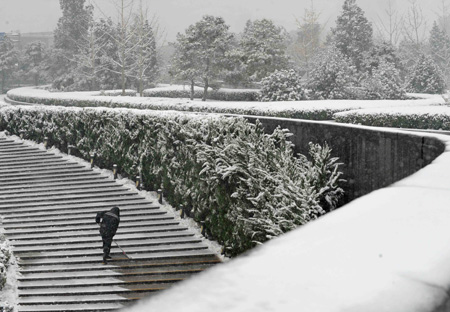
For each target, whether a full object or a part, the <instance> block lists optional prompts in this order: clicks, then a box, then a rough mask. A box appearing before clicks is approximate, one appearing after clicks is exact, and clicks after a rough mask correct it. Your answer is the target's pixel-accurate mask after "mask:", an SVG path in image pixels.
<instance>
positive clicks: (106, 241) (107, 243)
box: [102, 236, 113, 257]
mask: <svg viewBox="0 0 450 312" xmlns="http://www.w3.org/2000/svg"><path fill="white" fill-rule="evenodd" d="M102 240H103V257H106V256H109V252H110V250H111V244H112V240H113V239H112V237H107V236H102Z"/></svg>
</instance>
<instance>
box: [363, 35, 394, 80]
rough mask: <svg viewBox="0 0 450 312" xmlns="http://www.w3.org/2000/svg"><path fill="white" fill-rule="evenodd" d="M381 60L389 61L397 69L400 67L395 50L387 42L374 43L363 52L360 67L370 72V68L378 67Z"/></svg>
mask: <svg viewBox="0 0 450 312" xmlns="http://www.w3.org/2000/svg"><path fill="white" fill-rule="evenodd" d="M381 62H386V63H390V64H392V65H393V66H394V67H396V68H398V69H400V68H401V61H400V58H399V56H398V53H397V50H396V48H395V47H394V46H393V45H392V44H390V43H389V42H385V41H383V42H379V43H374V45H373V46H372V48H371V49H370V50H369V51H368V52H366V53H365V56H364V62H363V65H362V69H363V70H364V71H366V72H368V73H369V74H371V73H372V69H374V68H378V66H379V64H380V63H381Z"/></svg>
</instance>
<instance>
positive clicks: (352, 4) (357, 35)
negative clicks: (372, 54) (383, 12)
mask: <svg viewBox="0 0 450 312" xmlns="http://www.w3.org/2000/svg"><path fill="white" fill-rule="evenodd" d="M331 32H332V39H333V41H334V44H335V45H336V48H338V49H339V50H340V51H341V52H342V53H343V54H344V55H345V56H346V57H348V58H349V59H350V60H351V61H352V62H353V63H354V64H355V66H356V68H357V69H358V70H359V69H360V66H361V64H362V61H363V54H364V52H366V51H368V50H369V49H370V48H371V46H372V37H373V30H372V25H371V23H370V22H369V21H368V20H367V18H366V17H365V16H364V11H363V10H362V9H361V8H360V7H359V6H358V5H357V4H356V0H345V2H344V5H343V7H342V12H341V14H340V15H339V16H338V18H337V20H336V27H335V28H333V29H332V30H331Z"/></svg>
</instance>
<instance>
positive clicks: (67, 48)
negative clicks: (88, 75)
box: [50, 0, 93, 88]
mask: <svg viewBox="0 0 450 312" xmlns="http://www.w3.org/2000/svg"><path fill="white" fill-rule="evenodd" d="M85 2H86V0H60V1H59V3H60V7H61V11H62V17H61V18H60V19H59V20H58V25H57V27H56V29H55V31H54V38H55V40H54V47H55V49H54V51H52V54H53V64H51V66H50V70H51V75H52V76H53V77H54V78H53V79H54V81H53V86H54V87H56V88H65V87H67V86H69V85H72V84H73V82H74V78H73V73H74V72H73V71H72V69H74V68H76V62H75V60H74V56H76V55H78V54H79V53H80V51H81V49H82V48H81V47H82V45H83V38H85V37H86V36H87V33H88V29H89V27H90V25H91V24H92V22H93V6H92V5H88V6H85Z"/></svg>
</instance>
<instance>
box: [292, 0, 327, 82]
mask: <svg viewBox="0 0 450 312" xmlns="http://www.w3.org/2000/svg"><path fill="white" fill-rule="evenodd" d="M319 17H320V14H318V13H317V12H316V11H315V10H314V6H313V5H312V4H311V8H310V9H305V13H304V16H303V18H302V20H301V21H300V20H297V27H298V31H297V38H296V39H295V40H294V42H293V45H292V47H291V50H292V52H293V55H294V57H293V58H294V61H296V63H297V64H298V65H299V68H300V69H301V71H302V72H304V73H306V77H309V73H310V72H311V70H313V68H312V66H311V65H312V60H313V58H314V56H315V55H317V53H318V52H319V49H320V47H321V35H322V30H323V26H322V25H321V24H320V22H319Z"/></svg>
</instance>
